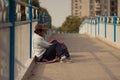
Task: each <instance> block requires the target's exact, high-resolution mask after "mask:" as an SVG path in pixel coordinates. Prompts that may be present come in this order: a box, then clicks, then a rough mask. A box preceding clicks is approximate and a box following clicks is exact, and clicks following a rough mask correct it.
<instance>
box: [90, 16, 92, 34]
mask: <svg viewBox="0 0 120 80" xmlns="http://www.w3.org/2000/svg"><path fill="white" fill-rule="evenodd" d="M90 21H91V28H90V29H91V30H90V31H91V35H92V18H91V19H90Z"/></svg>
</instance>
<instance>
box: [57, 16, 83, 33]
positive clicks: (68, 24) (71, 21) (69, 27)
mask: <svg viewBox="0 0 120 80" xmlns="http://www.w3.org/2000/svg"><path fill="white" fill-rule="evenodd" d="M81 22H82V19H81V18H78V17H76V16H68V17H67V18H66V20H65V21H64V22H63V24H62V26H61V27H60V28H59V30H60V31H62V32H70V33H72V32H74V33H77V32H78V31H79V26H80V24H81Z"/></svg>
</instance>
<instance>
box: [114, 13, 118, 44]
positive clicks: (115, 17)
mask: <svg viewBox="0 0 120 80" xmlns="http://www.w3.org/2000/svg"><path fill="white" fill-rule="evenodd" d="M116 19H117V16H116V13H114V17H113V21H114V42H116Z"/></svg>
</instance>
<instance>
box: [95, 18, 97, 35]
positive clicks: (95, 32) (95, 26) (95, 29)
mask: <svg viewBox="0 0 120 80" xmlns="http://www.w3.org/2000/svg"><path fill="white" fill-rule="evenodd" d="M96 25H97V20H96V18H95V36H96Z"/></svg>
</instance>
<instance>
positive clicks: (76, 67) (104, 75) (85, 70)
mask: <svg viewBox="0 0 120 80" xmlns="http://www.w3.org/2000/svg"><path fill="white" fill-rule="evenodd" d="M52 38H53V39H58V40H62V41H64V42H65V43H66V45H67V46H68V49H69V51H70V54H71V58H72V61H73V62H72V63H59V62H58V63H51V64H36V65H35V67H34V69H33V71H32V72H31V75H30V77H29V78H28V80H120V50H118V49H115V48H113V47H111V46H108V45H106V44H104V43H103V42H101V41H99V40H97V39H95V38H89V37H88V36H86V35H80V34H58V35H54V36H53V37H52Z"/></svg>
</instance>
